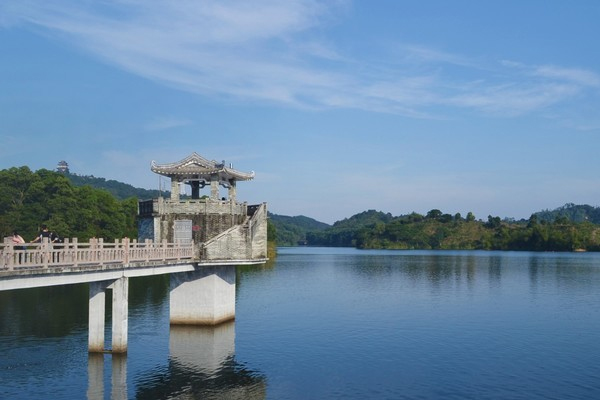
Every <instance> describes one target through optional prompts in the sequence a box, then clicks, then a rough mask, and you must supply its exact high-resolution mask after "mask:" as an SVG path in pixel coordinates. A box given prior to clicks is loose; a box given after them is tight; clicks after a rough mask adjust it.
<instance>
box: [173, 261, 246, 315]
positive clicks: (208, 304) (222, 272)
mask: <svg viewBox="0 0 600 400" xmlns="http://www.w3.org/2000/svg"><path fill="white" fill-rule="evenodd" d="M169 304H170V308H171V309H170V322H171V324H173V325H178V324H182V325H217V324H220V323H222V322H225V321H230V320H232V319H234V318H235V266H234V265H224V266H213V267H203V268H200V269H198V270H196V271H194V272H181V273H177V274H171V294H170V300H169Z"/></svg>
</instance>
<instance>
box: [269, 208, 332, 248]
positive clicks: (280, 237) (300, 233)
mask: <svg viewBox="0 0 600 400" xmlns="http://www.w3.org/2000/svg"><path fill="white" fill-rule="evenodd" d="M269 227H271V229H272V231H270V232H271V235H270V236H269V237H270V238H274V239H275V240H276V242H277V245H278V246H298V245H303V244H306V243H307V239H306V234H307V233H308V232H314V231H316V232H318V231H321V230H323V229H326V228H329V227H330V225H328V224H326V223H324V222H319V221H316V220H314V219H312V218H309V217H305V216H302V215H300V216H296V217H288V216H284V215H277V214H271V213H269ZM269 240H271V239H269Z"/></svg>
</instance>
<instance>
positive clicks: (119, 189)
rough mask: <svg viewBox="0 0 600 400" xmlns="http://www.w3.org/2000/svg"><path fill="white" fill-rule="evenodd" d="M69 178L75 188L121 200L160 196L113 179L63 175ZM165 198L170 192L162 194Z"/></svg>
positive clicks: (70, 174) (151, 191) (155, 192)
mask: <svg viewBox="0 0 600 400" xmlns="http://www.w3.org/2000/svg"><path fill="white" fill-rule="evenodd" d="M62 175H64V176H65V177H66V178H68V179H69V180H70V181H71V183H72V184H73V185H74V186H86V185H88V186H91V187H93V188H96V189H104V190H107V191H108V192H109V193H110V194H112V195H113V196H115V197H116V198H117V199H119V200H125V199H127V198H130V197H136V198H137V199H139V200H146V199H153V198H157V197H158V196H159V191H158V190H148V189H141V188H136V187H134V186H132V185H129V184H127V183H123V182H118V181H115V180H112V179H109V180H106V179H104V178H97V177H95V176H90V175H77V174H73V173H69V172H66V173H62ZM162 195H163V196H164V197H168V196H169V195H170V194H169V192H162Z"/></svg>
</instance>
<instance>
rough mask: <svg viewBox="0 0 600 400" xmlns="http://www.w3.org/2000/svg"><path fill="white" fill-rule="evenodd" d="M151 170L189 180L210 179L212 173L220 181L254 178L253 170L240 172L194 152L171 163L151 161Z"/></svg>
mask: <svg viewBox="0 0 600 400" xmlns="http://www.w3.org/2000/svg"><path fill="white" fill-rule="evenodd" d="M150 169H151V170H152V172H155V173H157V174H160V175H164V176H168V177H179V178H182V179H189V180H206V181H210V180H211V177H212V176H214V175H218V176H219V180H220V181H225V182H226V181H228V180H229V179H235V180H237V181H248V180H251V179H253V178H254V171H252V172H250V173H248V172H241V171H238V170H236V169H233V168H231V167H226V166H225V162H224V161H223V162H221V163H218V162H216V161H214V160H212V161H209V160H207V159H206V158H204V157H202V156H200V155H199V154H198V153H196V152H194V153H192V154H191V155H189V156H187V157H186V158H184V159H183V160H181V161H178V162H175V163H171V164H157V163H156V162H155V161H152V165H151V167H150Z"/></svg>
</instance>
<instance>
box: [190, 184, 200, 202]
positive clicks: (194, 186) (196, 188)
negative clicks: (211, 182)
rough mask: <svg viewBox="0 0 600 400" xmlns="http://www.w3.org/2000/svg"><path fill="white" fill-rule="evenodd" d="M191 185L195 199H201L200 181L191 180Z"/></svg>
mask: <svg viewBox="0 0 600 400" xmlns="http://www.w3.org/2000/svg"><path fill="white" fill-rule="evenodd" d="M190 186H191V187H192V199H193V200H195V199H199V198H200V182H198V181H191V182H190Z"/></svg>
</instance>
